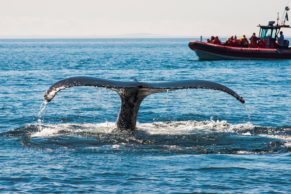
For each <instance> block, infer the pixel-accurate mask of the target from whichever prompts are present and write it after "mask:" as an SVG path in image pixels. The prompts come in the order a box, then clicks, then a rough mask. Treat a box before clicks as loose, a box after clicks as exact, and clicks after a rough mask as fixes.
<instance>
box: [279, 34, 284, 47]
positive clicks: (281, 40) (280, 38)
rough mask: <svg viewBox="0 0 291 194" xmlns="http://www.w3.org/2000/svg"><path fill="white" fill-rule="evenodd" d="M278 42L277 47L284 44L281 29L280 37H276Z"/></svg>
mask: <svg viewBox="0 0 291 194" xmlns="http://www.w3.org/2000/svg"><path fill="white" fill-rule="evenodd" d="M278 44H279V47H283V46H284V35H283V32H282V31H281V32H280V37H279V38H278Z"/></svg>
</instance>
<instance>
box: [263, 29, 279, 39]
mask: <svg viewBox="0 0 291 194" xmlns="http://www.w3.org/2000/svg"><path fill="white" fill-rule="evenodd" d="M277 31H278V30H277V29H269V28H261V30H260V38H262V39H265V38H269V37H271V38H276V36H277Z"/></svg>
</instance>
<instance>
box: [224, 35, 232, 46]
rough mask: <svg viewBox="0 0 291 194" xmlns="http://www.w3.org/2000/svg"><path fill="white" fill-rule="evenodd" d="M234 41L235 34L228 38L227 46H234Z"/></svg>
mask: <svg viewBox="0 0 291 194" xmlns="http://www.w3.org/2000/svg"><path fill="white" fill-rule="evenodd" d="M232 42H233V36H231V37H230V38H228V39H227V41H226V42H225V44H224V45H225V46H232Z"/></svg>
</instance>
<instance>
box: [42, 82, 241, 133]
mask: <svg viewBox="0 0 291 194" xmlns="http://www.w3.org/2000/svg"><path fill="white" fill-rule="evenodd" d="M76 86H93V87H104V88H108V89H111V90H113V91H116V92H117V93H118V94H119V96H120V98H121V108H120V112H119V115H118V119H117V128H118V129H120V130H134V129H135V128H136V119H137V114H138V110H139V107H140V104H141V102H142V101H143V99H144V98H145V97H146V96H148V95H150V94H154V93H160V92H167V91H174V90H179V89H212V90H219V91H223V92H225V93H227V94H229V95H231V96H233V97H234V98H236V99H237V100H238V101H240V102H241V103H245V100H244V99H243V98H242V97H241V96H239V95H238V94H237V93H236V92H234V91H233V90H231V89H230V88H228V87H226V86H224V85H221V84H218V83H214V82H209V81H202V80H185V81H173V82H153V83H148V82H138V81H135V82H123V81H113V80H106V79H99V78H93V77H71V78H67V79H64V80H61V81H59V82H56V83H55V84H53V85H52V86H51V87H50V88H49V89H48V90H47V92H46V93H45V95H44V98H45V100H46V101H47V102H49V101H51V100H52V99H53V98H54V97H55V96H56V94H57V93H58V92H59V91H61V90H63V89H66V88H70V87H76Z"/></svg>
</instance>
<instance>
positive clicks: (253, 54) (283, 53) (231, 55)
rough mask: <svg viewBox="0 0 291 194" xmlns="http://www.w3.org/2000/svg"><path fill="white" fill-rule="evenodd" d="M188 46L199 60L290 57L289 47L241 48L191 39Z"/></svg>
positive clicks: (290, 50)
mask: <svg viewBox="0 0 291 194" xmlns="http://www.w3.org/2000/svg"><path fill="white" fill-rule="evenodd" d="M189 47H190V48H191V49H192V50H194V51H195V52H196V54H197V55H198V57H199V59H200V60H241V59H244V60H251V59H263V60H265V59H291V49H290V48H288V49H275V48H241V47H231V46H224V45H216V44H211V43H206V42H199V41H193V42H190V43H189Z"/></svg>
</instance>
